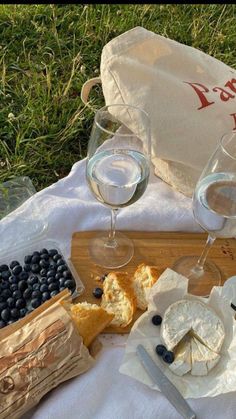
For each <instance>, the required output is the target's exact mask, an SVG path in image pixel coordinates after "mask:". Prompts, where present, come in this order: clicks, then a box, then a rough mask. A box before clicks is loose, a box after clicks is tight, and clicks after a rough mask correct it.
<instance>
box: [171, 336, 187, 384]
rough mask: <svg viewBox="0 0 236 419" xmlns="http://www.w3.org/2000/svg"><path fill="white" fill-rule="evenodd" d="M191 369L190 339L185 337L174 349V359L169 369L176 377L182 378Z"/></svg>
mask: <svg viewBox="0 0 236 419" xmlns="http://www.w3.org/2000/svg"><path fill="white" fill-rule="evenodd" d="M191 367H192V357H191V338H190V337H189V336H185V337H184V338H183V339H182V340H181V342H180V343H179V344H178V345H177V347H176V349H175V359H174V361H173V362H172V364H170V369H171V371H172V372H174V373H175V374H176V375H179V376H182V375H184V374H186V373H187V372H189V371H190V370H191Z"/></svg>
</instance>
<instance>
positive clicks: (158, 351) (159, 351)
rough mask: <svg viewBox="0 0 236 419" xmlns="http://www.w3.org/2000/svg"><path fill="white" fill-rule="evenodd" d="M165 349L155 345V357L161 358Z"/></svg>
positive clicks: (162, 346)
mask: <svg viewBox="0 0 236 419" xmlns="http://www.w3.org/2000/svg"><path fill="white" fill-rule="evenodd" d="M166 350H167V349H166V347H165V346H164V345H157V346H156V353H157V355H159V356H163V355H164V353H165V352H166Z"/></svg>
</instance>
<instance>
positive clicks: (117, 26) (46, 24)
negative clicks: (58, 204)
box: [0, 4, 236, 190]
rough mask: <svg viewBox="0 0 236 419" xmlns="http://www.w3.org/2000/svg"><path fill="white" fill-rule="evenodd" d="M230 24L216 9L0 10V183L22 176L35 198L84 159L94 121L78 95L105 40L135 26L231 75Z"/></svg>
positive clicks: (231, 9)
mask: <svg viewBox="0 0 236 419" xmlns="http://www.w3.org/2000/svg"><path fill="white" fill-rule="evenodd" d="M235 19H236V5H223V4H219V5H217V4H206V5H204V4H200V5H191V4H190V5H177V4H174V5H171V4H169V5H129V4H128V5H70V4H69V5H0V34H1V37H0V71H1V74H0V182H3V181H6V180H8V179H11V178H13V177H15V176H22V175H25V176H29V177H30V178H31V179H32V181H33V183H34V185H35V187H36V189H37V190H40V189H42V188H44V187H46V186H48V185H50V184H52V183H53V182H55V181H57V180H58V179H59V178H61V177H64V176H65V175H67V174H68V173H69V171H70V169H71V166H72V165H73V163H74V162H76V161H78V160H80V159H81V158H83V157H85V156H86V147H87V142H88V138H89V133H90V129H91V124H92V121H93V116H94V113H93V111H92V110H91V109H89V108H84V106H83V104H82V102H81V99H80V91H81V87H82V85H83V83H84V82H85V81H86V80H87V79H89V78H91V77H95V76H97V75H99V66H100V57H101V52H102V48H103V46H104V45H105V44H106V43H107V42H108V41H109V40H111V39H112V38H114V37H115V36H118V35H119V34H121V33H123V32H124V31H126V30H128V29H131V28H132V27H134V26H137V25H139V26H143V27H145V28H146V29H149V30H152V31H154V32H156V33H159V34H161V35H164V36H166V37H170V38H172V39H175V40H176V41H179V42H182V43H184V44H187V45H190V46H193V47H195V48H200V49H201V50H202V51H204V52H206V53H208V54H210V55H212V56H214V57H216V58H218V59H220V60H222V61H224V62H225V63H226V64H228V65H230V66H232V67H233V68H236V55H235V38H236V23H235V22H236V21H235ZM91 103H92V106H93V108H94V110H96V109H97V108H98V107H100V106H101V105H102V104H103V97H102V90H101V88H99V87H98V88H95V89H93V93H92V100H91ZM78 182H79V179H78Z"/></svg>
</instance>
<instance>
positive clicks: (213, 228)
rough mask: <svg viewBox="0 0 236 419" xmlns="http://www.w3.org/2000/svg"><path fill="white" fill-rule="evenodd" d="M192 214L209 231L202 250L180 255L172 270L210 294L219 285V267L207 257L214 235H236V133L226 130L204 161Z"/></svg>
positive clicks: (194, 290) (193, 287)
mask: <svg viewBox="0 0 236 419" xmlns="http://www.w3.org/2000/svg"><path fill="white" fill-rule="evenodd" d="M193 214H194V217H195V219H196V221H197V222H198V223H199V224H200V226H201V227H202V228H203V229H204V230H206V231H207V232H208V238H207V242H206V245H205V248H204V249H203V252H202V254H201V255H200V256H199V257H197V256H183V257H182V258H181V259H179V260H177V261H176V262H175V264H174V266H173V270H175V271H176V272H178V273H181V274H182V275H184V276H186V277H187V278H189V292H190V293H192V294H196V295H204V296H207V295H209V293H210V291H211V289H212V287H213V286H214V285H222V280H223V278H222V274H221V271H220V268H219V267H218V266H216V264H215V263H214V262H213V261H210V260H206V259H207V255H208V252H209V250H210V248H211V246H212V244H213V243H214V241H215V239H216V238H217V237H219V238H230V237H235V236H236V133H235V132H230V133H227V134H225V135H224V136H223V137H222V139H221V141H220V144H219V146H218V147H217V149H216V151H215V152H214V154H213V155H212V156H211V157H210V159H209V161H208V163H207V164H206V166H205V168H204V170H203V172H202V174H201V176H200V179H199V181H198V182H197V185H196V188H195V192H194V195H193Z"/></svg>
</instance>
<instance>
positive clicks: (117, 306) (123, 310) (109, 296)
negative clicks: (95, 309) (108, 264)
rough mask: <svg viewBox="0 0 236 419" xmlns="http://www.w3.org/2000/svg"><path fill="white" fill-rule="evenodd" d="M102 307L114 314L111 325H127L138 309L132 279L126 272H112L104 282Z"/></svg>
mask: <svg viewBox="0 0 236 419" xmlns="http://www.w3.org/2000/svg"><path fill="white" fill-rule="evenodd" d="M101 307H103V308H104V309H105V310H107V311H108V312H109V313H112V314H114V318H113V320H112V321H111V325H113V326H119V327H126V326H127V325H128V324H129V323H130V322H131V321H132V319H133V314H134V312H135V310H136V297H135V294H134V289H133V286H132V281H131V280H130V277H129V275H128V274H127V273H126V272H110V273H109V274H108V275H107V277H106V279H105V280H104V282H103V295H102V302H101Z"/></svg>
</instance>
